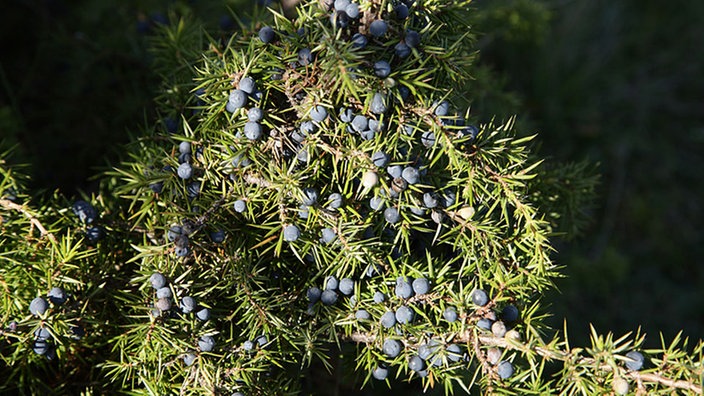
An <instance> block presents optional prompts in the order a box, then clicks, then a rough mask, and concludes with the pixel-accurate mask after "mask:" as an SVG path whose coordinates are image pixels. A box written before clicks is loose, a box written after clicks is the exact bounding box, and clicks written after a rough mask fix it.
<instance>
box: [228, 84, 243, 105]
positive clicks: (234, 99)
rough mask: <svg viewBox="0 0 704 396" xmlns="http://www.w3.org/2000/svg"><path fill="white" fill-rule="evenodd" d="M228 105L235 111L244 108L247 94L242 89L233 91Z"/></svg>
mask: <svg viewBox="0 0 704 396" xmlns="http://www.w3.org/2000/svg"><path fill="white" fill-rule="evenodd" d="M228 103H229V104H230V105H231V106H232V108H233V109H235V110H237V109H239V108H242V107H244V105H245V104H246V103H247V93H246V92H245V91H243V90H241V89H233V90H232V92H230V96H229V98H228Z"/></svg>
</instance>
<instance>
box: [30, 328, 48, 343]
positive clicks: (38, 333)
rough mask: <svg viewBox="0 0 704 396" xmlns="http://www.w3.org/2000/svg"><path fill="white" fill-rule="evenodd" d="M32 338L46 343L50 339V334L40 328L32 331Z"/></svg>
mask: <svg viewBox="0 0 704 396" xmlns="http://www.w3.org/2000/svg"><path fill="white" fill-rule="evenodd" d="M34 337H36V339H37V341H47V340H49V339H51V338H52V337H51V333H50V332H49V330H47V329H46V328H45V327H40V328H38V329H36V330H35V331H34Z"/></svg>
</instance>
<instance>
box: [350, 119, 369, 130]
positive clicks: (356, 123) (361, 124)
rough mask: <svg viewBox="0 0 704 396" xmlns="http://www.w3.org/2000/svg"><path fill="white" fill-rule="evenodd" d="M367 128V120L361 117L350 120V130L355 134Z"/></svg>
mask: <svg viewBox="0 0 704 396" xmlns="http://www.w3.org/2000/svg"><path fill="white" fill-rule="evenodd" d="M368 126H369V120H368V119H367V117H365V116H363V115H356V116H355V117H354V119H353V120H352V128H354V130H355V131H357V132H362V131H365V130H366V129H367V127H368Z"/></svg>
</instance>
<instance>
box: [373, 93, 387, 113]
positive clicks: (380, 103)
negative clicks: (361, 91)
mask: <svg viewBox="0 0 704 396" xmlns="http://www.w3.org/2000/svg"><path fill="white" fill-rule="evenodd" d="M386 109H387V108H386V99H384V95H382V94H381V93H379V92H376V93H375V94H374V96H373V97H372V103H371V105H369V111H371V112H372V113H374V114H383V113H386Z"/></svg>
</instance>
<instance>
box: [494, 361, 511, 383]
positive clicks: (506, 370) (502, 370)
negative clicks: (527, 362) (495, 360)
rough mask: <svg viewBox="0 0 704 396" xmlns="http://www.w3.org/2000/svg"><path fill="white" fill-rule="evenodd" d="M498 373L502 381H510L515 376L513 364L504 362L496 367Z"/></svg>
mask: <svg viewBox="0 0 704 396" xmlns="http://www.w3.org/2000/svg"><path fill="white" fill-rule="evenodd" d="M496 373H497V374H498V375H499V378H501V379H504V380H505V379H508V378H510V377H511V376H512V375H513V365H512V364H511V362H509V361H507V360H504V361H502V362H501V363H499V364H498V366H496Z"/></svg>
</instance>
